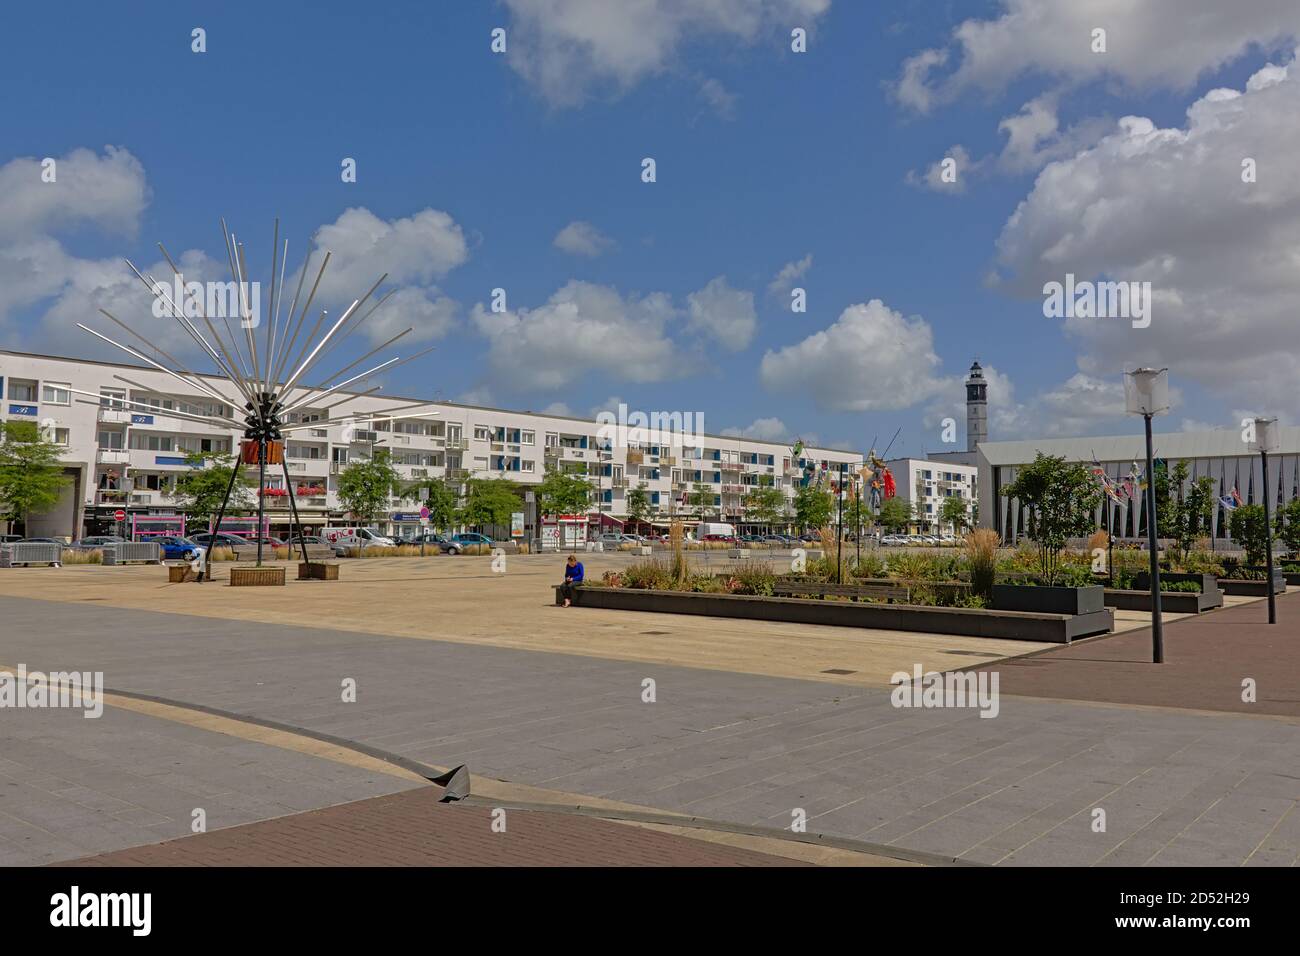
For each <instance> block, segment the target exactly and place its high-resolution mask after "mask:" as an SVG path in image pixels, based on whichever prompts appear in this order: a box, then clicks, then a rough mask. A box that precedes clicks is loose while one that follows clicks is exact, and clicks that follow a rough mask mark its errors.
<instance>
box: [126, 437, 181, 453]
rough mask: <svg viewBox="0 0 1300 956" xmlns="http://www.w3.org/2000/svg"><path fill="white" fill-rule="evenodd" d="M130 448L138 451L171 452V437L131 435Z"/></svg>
mask: <svg viewBox="0 0 1300 956" xmlns="http://www.w3.org/2000/svg"><path fill="white" fill-rule="evenodd" d="M131 447H132V448H135V449H138V450H140V451H171V450H172V437H171V435H149V434H141V433H139V432H136V433H134V434H132V435H131Z"/></svg>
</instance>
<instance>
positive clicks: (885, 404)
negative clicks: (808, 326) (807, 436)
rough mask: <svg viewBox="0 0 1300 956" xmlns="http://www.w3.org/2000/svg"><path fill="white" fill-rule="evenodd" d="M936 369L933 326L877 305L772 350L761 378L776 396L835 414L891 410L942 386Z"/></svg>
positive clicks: (859, 308) (765, 358) (842, 315)
mask: <svg viewBox="0 0 1300 956" xmlns="http://www.w3.org/2000/svg"><path fill="white" fill-rule="evenodd" d="M938 365H939V357H938V356H937V355H935V353H934V336H933V334H932V333H931V330H930V326H929V324H928V323H926V322H925V320H924V319H921V318H915V319H912V320H910V321H909V320H908V319H905V318H904V317H903V316H902V315H901V314H900V313H898V312H895V311H894V310H893V309H890V308H889V307H888V306H886V305H885V304H884V303H883V302H881V301H880V300H879V299H872V300H871V301H870V302H867V303H865V304H859V305H851V306H849V307H848V308H847V309H845V310H844V311H843V312H842V313H840V317H839V318H838V319H837V320H836V321H835V323H834V324H833V325H831V326H830V327H829V328H826V329H823V330H822V331H820V332H816V333H814V334H813V335H810V336H808V338H806V339H804V340H803V341H802V342H798V343H796V344H795V345H790V346H786V347H785V348H783V349H779V350H777V351H768V352H767V353H766V354H765V355H764V356H763V361H762V364H761V366H760V368H759V378H760V380H761V381H762V383H763V387H764V388H766V389H767V390H769V391H771V392H782V393H793V394H799V395H807V396H808V397H810V398H812V400H813V401H814V402H816V404H817V405H818V406H819V407H820V408H823V409H827V410H830V411H855V412H865V411H893V410H897V409H902V408H910V407H911V406H913V405H916V404H917V403H918V402H922V401H925V400H927V399H929V398H931V397H933V396H934V395H935V393H936V391H937V390H938V389H940V388H942V387H943V384H944V383H943V381H942V379H940V378H938V377H937V376H936V374H935V372H936V369H937V368H938Z"/></svg>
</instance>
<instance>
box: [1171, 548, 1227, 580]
mask: <svg viewBox="0 0 1300 956" xmlns="http://www.w3.org/2000/svg"><path fill="white" fill-rule="evenodd" d="M1178 569H1179V570H1180V571H1185V572H1187V573H1188V574H1216V575H1222V574H1223V558H1222V557H1221V556H1219V555H1217V554H1214V553H1213V552H1211V551H1188V552H1187V554H1186V555H1185V556H1184V557H1183V560H1182V561H1180V562H1178Z"/></svg>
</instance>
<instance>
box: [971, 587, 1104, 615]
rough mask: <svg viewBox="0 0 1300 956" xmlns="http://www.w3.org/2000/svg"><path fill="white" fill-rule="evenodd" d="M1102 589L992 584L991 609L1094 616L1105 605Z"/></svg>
mask: <svg viewBox="0 0 1300 956" xmlns="http://www.w3.org/2000/svg"><path fill="white" fill-rule="evenodd" d="M1104 592H1105V588H1103V587H1102V586H1101V585H1100V584H1089V585H1085V586H1083V587H1081V588H1064V587H1038V586H1035V585H1031V584H995V585H993V600H992V602H991V604H992V606H993V607H994V608H996V609H997V610H999V611H1032V612H1034V613H1037V614H1095V613H1097V612H1098V611H1100V610H1102V609H1103V608H1105V606H1106V601H1105V593H1104Z"/></svg>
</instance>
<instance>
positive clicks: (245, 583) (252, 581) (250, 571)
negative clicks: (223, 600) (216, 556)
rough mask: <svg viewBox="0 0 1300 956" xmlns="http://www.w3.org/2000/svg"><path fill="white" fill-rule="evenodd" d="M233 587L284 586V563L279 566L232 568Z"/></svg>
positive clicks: (231, 582) (231, 579) (231, 580)
mask: <svg viewBox="0 0 1300 956" xmlns="http://www.w3.org/2000/svg"><path fill="white" fill-rule="evenodd" d="M230 586H231V587H232V588H259V587H284V565H280V566H279V567H274V568H272V567H261V568H257V567H253V568H231V569H230Z"/></svg>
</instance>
